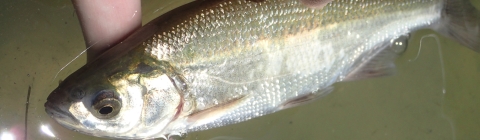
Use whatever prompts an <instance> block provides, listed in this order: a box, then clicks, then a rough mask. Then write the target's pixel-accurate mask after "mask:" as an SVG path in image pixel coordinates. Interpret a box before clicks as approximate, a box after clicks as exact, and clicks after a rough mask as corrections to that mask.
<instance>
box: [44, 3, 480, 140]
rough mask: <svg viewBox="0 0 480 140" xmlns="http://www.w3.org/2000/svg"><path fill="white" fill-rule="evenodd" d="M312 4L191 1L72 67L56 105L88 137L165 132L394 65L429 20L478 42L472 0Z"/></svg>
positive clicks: (226, 118) (306, 95) (479, 18)
mask: <svg viewBox="0 0 480 140" xmlns="http://www.w3.org/2000/svg"><path fill="white" fill-rule="evenodd" d="M312 3H313V4H315V2H311V1H310V4H312ZM308 4H309V1H306V2H305V0H304V1H298V0H264V1H246V0H208V1H195V2H192V3H189V4H186V5H184V6H181V7H179V8H177V9H174V10H172V11H170V12H168V13H166V14H164V15H162V16H160V17H158V18H157V19H155V20H153V21H152V22H150V23H149V24H147V25H145V26H144V27H142V28H141V29H139V30H138V31H136V32H135V33H134V34H132V35H131V36H130V37H128V38H127V39H126V40H124V41H123V42H122V43H121V44H119V45H117V46H115V47H113V48H111V49H110V50H108V51H106V52H105V53H104V54H102V55H101V56H99V57H98V58H97V59H95V60H94V61H92V62H89V63H87V64H86V65H85V66H83V67H82V68H80V69H79V70H77V71H76V72H74V73H73V74H71V75H70V76H69V77H68V78H66V79H65V80H64V81H63V82H62V83H60V85H59V86H58V88H56V89H55V90H54V91H53V92H52V93H51V94H50V95H49V97H48V99H47V102H46V103H45V108H46V112H47V113H48V114H49V115H50V116H51V117H52V118H53V119H54V120H56V121H57V122H58V123H59V124H61V125H63V126H64V127H66V128H68V129H71V130H75V131H78V132H81V133H84V134H88V135H93V136H98V137H106V138H120V139H147V138H159V137H160V138H166V137H168V136H171V135H180V134H185V133H188V132H192V131H199V130H205V129H209V128H214V127H220V126H225V125H228V124H234V123H238V122H242V121H246V120H249V119H252V118H255V117H259V116H263V115H265V114H270V113H273V112H276V111H280V110H283V109H286V108H290V107H294V106H298V105H302V104H305V103H308V102H311V101H314V100H316V99H318V98H320V97H322V96H325V95H326V94H327V93H329V92H330V91H332V90H333V87H332V84H334V83H336V82H341V81H350V80H358V79H365V78H371V77H379V76H385V75H391V74H392V73H393V72H394V65H393V63H392V61H393V58H395V55H398V54H397V53H395V52H394V51H392V50H393V49H392V48H391V47H390V45H391V43H392V42H393V40H394V39H396V38H397V37H399V36H401V35H405V34H408V33H409V32H412V31H415V30H418V29H421V28H431V29H434V30H436V31H437V32H439V33H441V34H443V35H445V36H448V37H450V38H452V39H455V40H457V41H458V42H460V43H462V44H463V45H465V46H467V47H469V48H471V49H472V50H474V51H477V52H479V51H480V47H479V46H480V41H479V40H480V32H479V30H480V29H479V28H480V26H479V24H480V14H479V11H477V10H476V9H475V8H474V7H473V6H472V5H471V4H470V3H469V1H468V0H335V1H332V2H330V3H328V4H327V5H326V6H325V7H323V8H321V9H319V8H312V7H315V5H314V6H311V5H308Z"/></svg>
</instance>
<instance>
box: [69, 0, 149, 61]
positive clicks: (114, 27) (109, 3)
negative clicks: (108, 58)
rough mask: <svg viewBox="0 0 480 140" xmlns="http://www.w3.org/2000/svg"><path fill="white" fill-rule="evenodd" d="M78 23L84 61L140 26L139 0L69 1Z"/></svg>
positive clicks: (91, 58)
mask: <svg viewBox="0 0 480 140" xmlns="http://www.w3.org/2000/svg"><path fill="white" fill-rule="evenodd" d="M72 3H73V4H74V6H75V9H76V12H77V15H78V19H79V21H80V24H81V26H82V31H83V37H84V39H85V44H86V45H87V47H90V46H91V47H90V48H89V49H88V50H87V62H90V61H92V60H93V59H95V58H96V57H97V56H99V55H100V54H102V53H103V52H104V51H106V50H108V49H109V48H110V47H112V46H114V45H116V44H118V43H120V42H121V41H122V40H123V39H125V38H126V37H128V35H130V34H131V33H133V31H135V30H136V29H138V28H140V27H141V25H142V21H141V1H140V0H72Z"/></svg>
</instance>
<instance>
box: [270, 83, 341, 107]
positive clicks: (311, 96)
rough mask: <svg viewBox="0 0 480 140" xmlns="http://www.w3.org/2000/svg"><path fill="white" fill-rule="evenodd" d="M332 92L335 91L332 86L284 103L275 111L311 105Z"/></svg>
mask: <svg viewBox="0 0 480 140" xmlns="http://www.w3.org/2000/svg"><path fill="white" fill-rule="evenodd" d="M332 91H333V87H331V86H330V87H327V88H325V89H322V90H318V91H316V92H312V93H309V94H305V95H301V96H298V97H295V98H293V99H290V100H287V101H285V102H284V103H282V104H281V105H280V106H278V108H277V109H276V110H275V111H280V110H283V109H287V108H292V107H296V106H299V105H303V104H308V103H311V102H312V101H315V100H317V99H320V98H322V97H324V96H326V95H328V94H329V93H330V92H332Z"/></svg>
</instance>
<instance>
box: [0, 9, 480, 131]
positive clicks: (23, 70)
mask: <svg viewBox="0 0 480 140" xmlns="http://www.w3.org/2000/svg"><path fill="white" fill-rule="evenodd" d="M165 1H168V0H163V1H143V3H144V4H143V16H144V19H143V20H144V22H146V21H149V20H151V19H153V18H154V17H156V16H158V15H159V14H161V13H163V12H165V11H167V10H168V9H170V8H168V7H167V8H165V7H162V5H163V6H165V5H170V6H173V7H174V6H178V5H181V4H182V3H184V2H179V1H176V2H165ZM146 3H148V4H146ZM476 3H479V1H476ZM477 5H478V4H477ZM432 33H434V32H433V31H430V30H422V31H419V32H416V33H415V34H414V35H413V36H412V38H411V40H410V44H409V47H408V50H407V52H405V54H403V55H402V56H401V57H400V58H399V59H398V61H397V66H398V74H397V75H395V76H391V77H385V78H377V79H370V80H363V81H354V82H347V83H338V84H335V87H336V89H335V91H334V92H333V93H332V94H330V95H328V96H326V97H324V98H323V99H320V100H318V101H316V102H314V103H311V104H308V105H305V106H301V107H297V108H293V109H288V110H285V111H281V112H278V113H274V114H271V115H267V116H264V117H260V118H255V119H252V120H251V121H247V122H243V123H239V124H235V125H229V126H226V127H220V128H216V129H211V130H207V131H202V132H195V133H189V134H188V135H187V137H186V139H192V140H193V139H202V140H203V139H212V138H217V139H222V138H224V139H235V138H239V139H272V140H273V139H275V140H276V139H322V140H351V139H357V140H385V139H389V140H396V139H398V140H405V139H409V140H427V139H428V140H443V139H446V140H451V139H458V140H474V139H480V54H477V53H474V52H473V51H471V50H469V49H467V48H465V47H462V46H461V45H459V44H458V43H456V42H453V41H451V40H449V39H446V38H443V37H441V36H438V35H437V36H438V37H439V40H440V44H441V49H442V52H443V53H442V56H443V60H444V66H445V67H444V68H443V69H444V70H445V77H442V65H441V63H440V62H441V61H440V58H439V50H438V47H437V46H439V45H438V44H437V43H436V42H435V39H434V38H431V37H429V38H424V40H423V41H420V38H421V37H422V36H424V35H428V34H432ZM420 42H421V44H422V49H421V52H420V55H419V56H418V58H417V59H415V60H414V61H409V60H413V59H414V58H415V57H416V55H417V52H418V51H419V44H420ZM84 48H85V46H84V42H83V37H82V34H81V30H80V26H79V24H78V21H77V17H76V15H75V13H74V10H73V7H72V5H71V3H70V1H65V0H52V1H47V0H43V1H41V0H38V1H28V0H8V1H4V2H3V3H2V4H1V5H0V140H7V137H9V136H11V137H14V139H24V138H25V137H24V134H25V116H26V115H27V139H96V138H93V137H90V136H86V135H82V134H79V133H77V132H73V131H69V130H66V129H64V128H63V127H61V126H59V125H58V124H56V123H55V122H53V120H51V119H50V118H49V117H48V116H47V114H46V113H45V111H44V107H43V103H44V102H45V101H46V98H47V96H48V94H49V93H50V92H51V91H52V90H53V89H54V88H55V87H56V86H57V85H58V81H59V79H63V78H65V77H66V76H68V74H70V73H72V72H73V71H75V70H76V69H78V68H80V67H81V66H82V65H83V64H84V63H85V56H84V55H83V56H81V57H80V58H79V59H77V60H76V61H73V62H72V63H71V64H70V65H69V66H68V67H67V68H65V69H64V70H63V71H61V72H60V73H59V74H58V78H57V79H53V78H54V76H55V74H56V73H57V72H58V71H59V69H60V68H61V67H63V66H64V65H65V64H67V63H68V62H69V61H70V60H71V59H73V58H74V57H75V56H76V55H77V54H78V53H80V52H81V51H82V50H83V49H84ZM443 83H445V85H443ZM29 88H30V90H29ZM443 89H445V90H446V93H443V92H442V90H443ZM29 91H30V92H29ZM28 93H30V98H29V102H28V114H26V105H27V104H26V103H27V97H28ZM47 129H48V130H51V131H52V133H53V134H54V135H55V138H52V137H50V136H48V134H46V133H45V132H44V130H47Z"/></svg>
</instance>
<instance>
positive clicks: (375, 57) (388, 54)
mask: <svg viewBox="0 0 480 140" xmlns="http://www.w3.org/2000/svg"><path fill="white" fill-rule="evenodd" d="M407 41H408V36H401V37H399V38H397V39H395V40H394V41H392V42H390V41H387V42H384V43H382V44H379V45H378V47H376V48H378V49H375V50H372V51H371V52H369V53H365V54H363V55H362V56H360V58H362V59H359V60H357V61H356V62H355V63H354V64H353V65H352V69H351V70H350V72H349V73H347V74H345V75H344V76H342V77H341V78H340V79H339V80H338V81H339V82H340V81H354V80H361V79H367V78H374V77H383V76H390V75H393V74H395V72H396V69H395V64H394V61H395V58H397V57H398V56H399V54H401V53H403V52H404V51H405V49H406V44H407Z"/></svg>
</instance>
